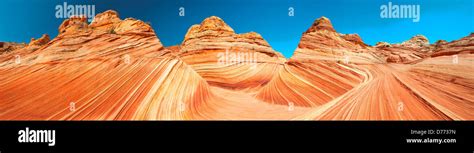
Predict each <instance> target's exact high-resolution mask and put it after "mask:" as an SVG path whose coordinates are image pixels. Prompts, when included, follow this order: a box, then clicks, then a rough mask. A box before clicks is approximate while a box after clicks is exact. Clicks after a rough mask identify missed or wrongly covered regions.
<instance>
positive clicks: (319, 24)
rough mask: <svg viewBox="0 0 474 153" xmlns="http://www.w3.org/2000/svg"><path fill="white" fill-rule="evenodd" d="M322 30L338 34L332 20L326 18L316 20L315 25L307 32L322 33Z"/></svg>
mask: <svg viewBox="0 0 474 153" xmlns="http://www.w3.org/2000/svg"><path fill="white" fill-rule="evenodd" d="M320 30H327V31H332V32H336V30H334V28H333V26H332V24H331V20H329V19H328V18H326V17H324V16H322V17H320V18H318V19H316V21H314V23H313V25H311V27H310V28H309V29H308V31H306V33H309V32H314V31H320Z"/></svg>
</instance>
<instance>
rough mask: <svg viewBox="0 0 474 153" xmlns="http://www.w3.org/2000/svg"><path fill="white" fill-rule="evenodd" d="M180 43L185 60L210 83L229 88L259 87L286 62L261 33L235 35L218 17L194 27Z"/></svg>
mask: <svg viewBox="0 0 474 153" xmlns="http://www.w3.org/2000/svg"><path fill="white" fill-rule="evenodd" d="M180 46H181V47H180V53H179V56H180V58H181V59H183V61H185V62H186V63H187V64H189V65H191V66H192V67H193V68H194V69H195V70H196V71H197V72H198V73H199V74H200V75H201V76H202V77H204V78H205V79H206V80H207V81H208V82H209V83H210V84H212V85H218V86H221V87H227V88H239V89H246V88H254V87H260V86H262V85H264V84H266V83H267V82H268V81H269V80H270V79H271V78H272V76H273V73H274V72H275V70H276V69H277V67H278V65H279V64H282V63H283V62H284V61H286V59H285V58H284V57H283V56H282V54H280V53H279V52H277V51H275V50H273V49H272V48H271V47H270V45H269V44H268V43H267V42H266V41H265V40H264V39H263V37H262V36H261V35H260V34H258V33H255V32H249V33H244V34H236V33H235V32H234V30H233V29H232V28H231V27H230V26H229V25H227V24H226V23H225V22H224V21H223V20H222V19H221V18H219V17H216V16H211V17H209V18H206V19H204V20H203V21H202V22H201V24H198V25H193V26H191V27H190V28H189V30H188V32H187V33H186V35H185V37H184V40H183V42H182V44H181V45H180Z"/></svg>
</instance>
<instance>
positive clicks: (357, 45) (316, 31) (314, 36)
mask: <svg viewBox="0 0 474 153" xmlns="http://www.w3.org/2000/svg"><path fill="white" fill-rule="evenodd" d="M371 50H372V49H371V48H369V47H368V45H366V44H365V43H364V42H363V41H362V39H361V38H360V37H359V35H357V34H340V33H337V32H336V31H335V30H334V28H333V27H332V24H331V21H329V19H328V18H325V17H321V18H319V19H317V20H316V21H315V22H314V23H313V25H312V26H311V27H310V28H309V29H308V30H307V31H306V32H305V33H303V36H302V37H301V41H300V43H299V44H298V48H297V49H296V51H295V53H294V55H293V57H291V60H299V61H302V60H306V61H314V60H324V61H343V60H345V59H347V58H350V62H352V63H381V62H383V61H382V60H381V59H379V58H378V57H377V56H375V55H374V53H373V51H371Z"/></svg>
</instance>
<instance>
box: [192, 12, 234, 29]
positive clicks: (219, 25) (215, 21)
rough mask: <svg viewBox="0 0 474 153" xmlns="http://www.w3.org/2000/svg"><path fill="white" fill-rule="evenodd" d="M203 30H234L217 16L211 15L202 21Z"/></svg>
mask: <svg viewBox="0 0 474 153" xmlns="http://www.w3.org/2000/svg"><path fill="white" fill-rule="evenodd" d="M200 28H201V30H214V31H228V32H234V29H232V28H231V27H230V26H229V25H227V23H225V22H224V20H222V19H221V18H219V17H217V16H211V17H208V18H206V19H204V20H203V21H202V22H201V27H200Z"/></svg>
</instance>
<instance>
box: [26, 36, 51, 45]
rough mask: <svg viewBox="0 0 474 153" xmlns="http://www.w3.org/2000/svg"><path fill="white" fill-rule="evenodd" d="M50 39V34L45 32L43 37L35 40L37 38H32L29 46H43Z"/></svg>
mask: <svg viewBox="0 0 474 153" xmlns="http://www.w3.org/2000/svg"><path fill="white" fill-rule="evenodd" d="M49 41H50V38H49V35H48V34H43V35H42V36H41V38H38V39H36V40H35V38H31V41H30V43H29V45H28V46H33V45H36V46H42V45H44V44H47V43H48V42H49Z"/></svg>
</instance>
